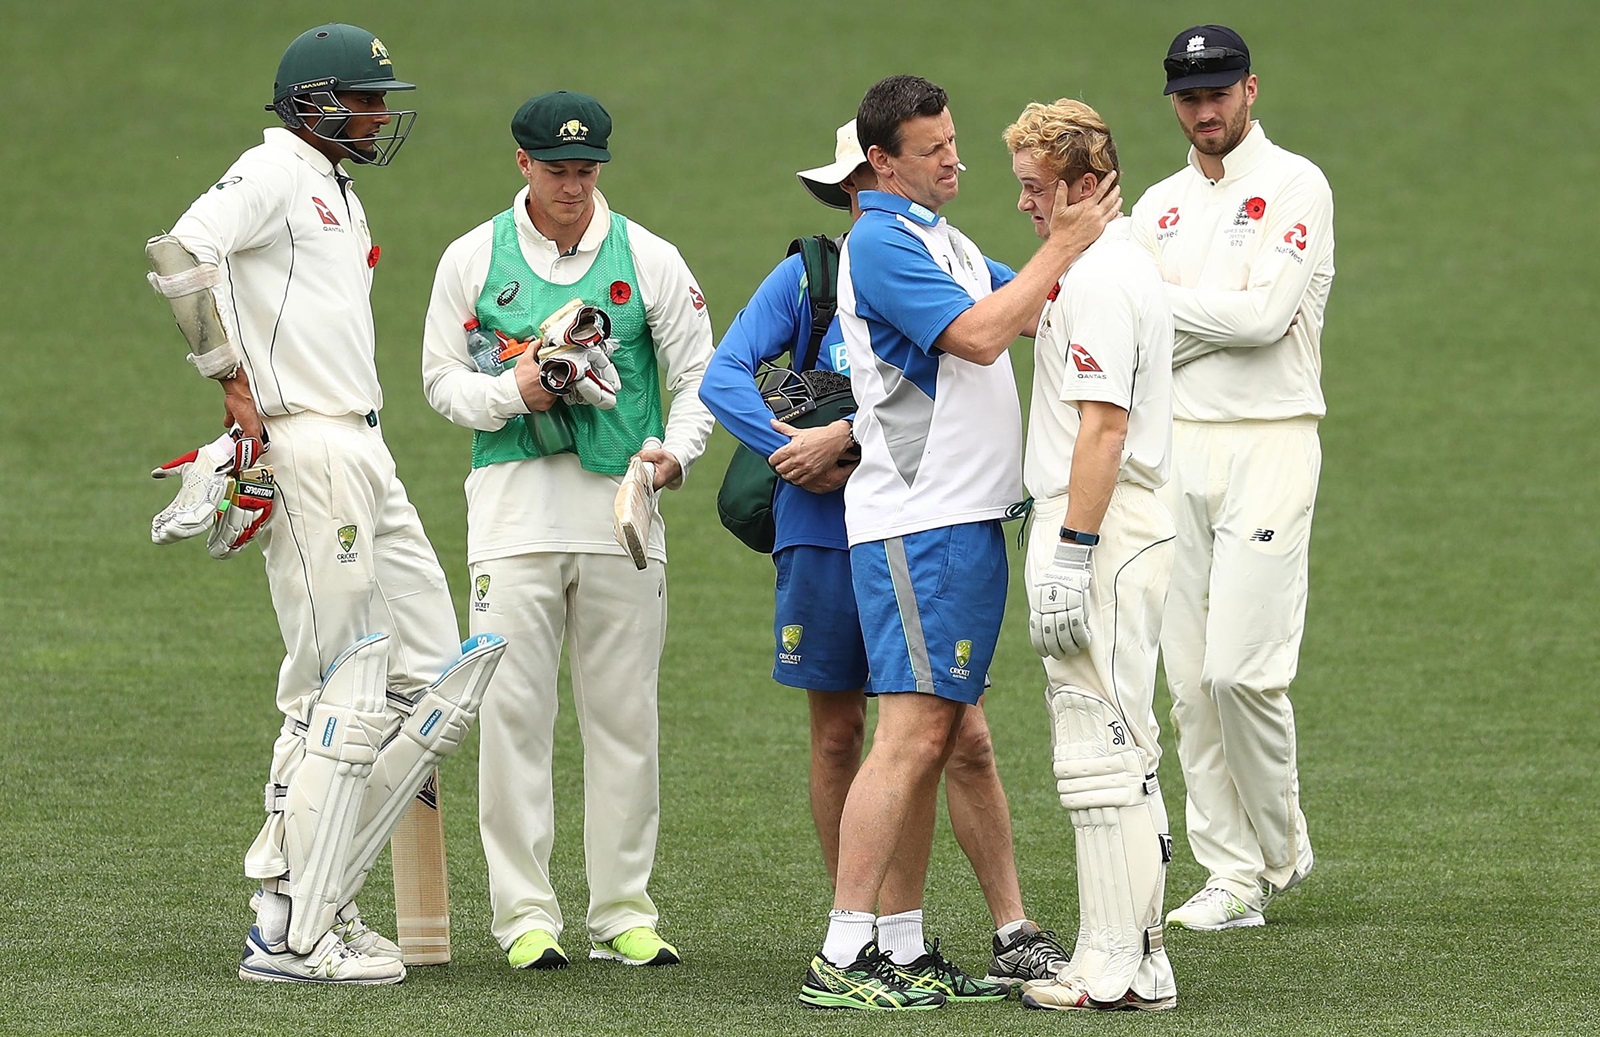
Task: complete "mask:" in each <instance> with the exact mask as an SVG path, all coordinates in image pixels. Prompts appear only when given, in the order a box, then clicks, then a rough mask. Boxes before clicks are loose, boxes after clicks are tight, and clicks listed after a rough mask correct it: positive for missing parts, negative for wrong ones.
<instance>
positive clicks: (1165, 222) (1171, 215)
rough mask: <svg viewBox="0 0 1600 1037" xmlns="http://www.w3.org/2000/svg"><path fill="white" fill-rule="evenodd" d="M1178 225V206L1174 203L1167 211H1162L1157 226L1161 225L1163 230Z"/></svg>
mask: <svg viewBox="0 0 1600 1037" xmlns="http://www.w3.org/2000/svg"><path fill="white" fill-rule="evenodd" d="M1177 225H1178V207H1177V206H1176V205H1174V206H1173V207H1172V208H1170V209H1168V210H1167V211H1166V212H1164V213H1162V215H1161V218H1160V219H1159V220H1157V221H1156V226H1157V227H1160V228H1161V229H1162V230H1170V229H1171V228H1173V227H1176V226H1177Z"/></svg>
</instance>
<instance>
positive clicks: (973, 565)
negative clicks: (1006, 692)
mask: <svg viewBox="0 0 1600 1037" xmlns="http://www.w3.org/2000/svg"><path fill="white" fill-rule="evenodd" d="M850 569H851V573H852V576H853V578H854V583H855V589H856V603H857V607H858V609H859V610H860V614H861V628H862V631H863V633H864V634H865V637H866V642H867V660H868V663H869V664H870V665H871V667H872V690H873V691H874V692H876V693H877V694H879V695H884V694H891V693H894V692H900V691H915V692H921V693H922V694H924V695H937V696H939V697H940V698H945V699H953V700H954V701H957V702H965V703H968V704H969V705H970V704H972V703H975V702H977V701H978V699H979V697H981V696H982V695H983V685H984V680H985V678H986V677H987V676H988V673H989V663H990V661H991V660H993V658H994V648H995V643H996V642H997V641H998V640H999V639H1000V621H1001V620H1002V619H1004V618H1005V612H1006V572H1007V569H1006V543H1005V535H1004V534H1003V533H1002V532H1001V530H1000V523H999V522H998V521H991V522H969V523H966V524H964V525H959V526H943V527H940V528H938V529H929V530H924V531H922V532H919V533H908V534H906V535H905V536H903V537H892V538H890V539H888V540H874V541H870V542H868V543H865V544H857V545H856V546H854V547H852V548H851V549H850Z"/></svg>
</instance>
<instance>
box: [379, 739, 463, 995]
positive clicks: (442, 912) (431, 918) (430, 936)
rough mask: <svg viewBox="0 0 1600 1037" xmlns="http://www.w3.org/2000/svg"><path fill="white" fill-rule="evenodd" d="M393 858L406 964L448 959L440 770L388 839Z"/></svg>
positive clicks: (447, 884) (440, 962) (396, 905)
mask: <svg viewBox="0 0 1600 1037" xmlns="http://www.w3.org/2000/svg"><path fill="white" fill-rule="evenodd" d="M389 856H390V858H391V859H392V860H393V862H394V926H395V937H396V939H397V940H398V941H399V943H400V956H401V959H402V960H403V961H404V962H405V963H406V964H407V965H444V964H446V963H448V962H449V961H450V876H449V873H448V871H447V870H446V868H445V858H444V818H443V816H442V815H441V814H440V813H439V771H438V770H437V769H435V770H434V772H433V773H432V774H430V775H428V780H426V781H424V782H423V783H422V788H421V789H419V790H417V798H416V799H414V800H412V801H411V805H410V806H409V807H407V808H406V812H405V814H404V815H402V816H401V818H400V824H399V826H398V827H396V828H395V830H394V835H393V836H392V837H390V839H389Z"/></svg>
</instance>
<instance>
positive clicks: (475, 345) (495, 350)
mask: <svg viewBox="0 0 1600 1037" xmlns="http://www.w3.org/2000/svg"><path fill="white" fill-rule="evenodd" d="M464 327H465V328H466V329H467V355H468V356H470V357H471V358H472V366H474V367H476V368H477V369H478V370H479V371H481V372H482V373H484V374H499V373H500V372H502V371H504V370H505V369H506V366H505V365H504V364H502V363H501V362H500V340H499V339H497V338H495V337H494V333H493V332H489V331H484V330H483V328H482V327H480V326H479V325H478V318H476V317H473V318H472V319H471V320H469V321H467V323H466V324H465V325H464Z"/></svg>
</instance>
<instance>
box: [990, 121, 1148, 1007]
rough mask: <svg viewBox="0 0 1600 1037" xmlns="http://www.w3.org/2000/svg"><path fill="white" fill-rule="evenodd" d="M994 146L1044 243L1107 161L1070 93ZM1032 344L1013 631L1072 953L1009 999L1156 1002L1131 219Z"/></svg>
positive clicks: (1078, 1003) (1094, 129) (1144, 515)
mask: <svg viewBox="0 0 1600 1037" xmlns="http://www.w3.org/2000/svg"><path fill="white" fill-rule="evenodd" d="M1005 142H1006V146H1007V147H1008V148H1009V149H1010V150H1011V168H1012V171H1013V172H1014V173H1015V174H1016V177H1017V181H1018V182H1019V183H1020V184H1021V185H1022V191H1021V195H1020V196H1019V198H1018V200H1017V208H1018V209H1020V210H1021V211H1022V212H1024V213H1026V214H1028V215H1029V216H1030V217H1032V219H1033V226H1034V230H1035V231H1036V233H1038V235H1039V236H1040V237H1042V238H1049V237H1050V233H1051V229H1050V221H1049V218H1048V217H1049V214H1050V212H1051V211H1052V208H1053V207H1054V206H1055V205H1057V204H1059V201H1060V197H1059V196H1061V195H1065V196H1066V200H1067V201H1068V202H1075V201H1077V200H1078V199H1080V198H1083V197H1087V196H1089V195H1092V194H1093V192H1094V191H1095V189H1096V187H1097V186H1098V185H1099V184H1100V183H1101V182H1103V181H1104V180H1105V179H1106V178H1107V177H1109V176H1110V175H1111V174H1113V173H1115V172H1117V170H1118V163H1117V146H1116V143H1115V142H1114V141H1113V140H1112V139H1111V132H1110V131H1109V130H1108V129H1107V128H1106V125H1105V122H1104V121H1102V120H1101V118H1100V116H1099V115H1098V114H1097V113H1096V112H1095V110H1094V109H1093V108H1090V107H1089V106H1088V105H1086V104H1084V103H1082V102H1081V101H1073V100H1060V101H1056V102H1054V103H1052V104H1030V105H1028V106H1027V107H1026V108H1025V109H1023V111H1022V114H1021V115H1020V116H1018V118H1017V121H1016V122H1014V123H1013V124H1012V125H1011V126H1009V127H1008V128H1007V129H1006V131H1005ZM1033 353H1034V382H1033V406H1032V408H1031V411H1030V417H1029V420H1028V441H1027V447H1026V450H1025V452H1024V454H1023V470H1022V476H1023V481H1024V482H1025V483H1026V484H1027V487H1028V492H1029V493H1030V494H1032V495H1033V498H1034V507H1033V520H1032V527H1031V529H1030V530H1029V535H1028V559H1027V572H1028V581H1027V582H1028V606H1029V614H1028V620H1029V623H1028V626H1029V633H1030V634H1031V635H1032V638H1033V646H1034V648H1035V650H1037V651H1038V653H1039V654H1040V655H1041V656H1043V657H1044V672H1045V702H1046V704H1047V706H1048V709H1049V714H1050V727H1051V743H1052V749H1053V752H1052V756H1053V760H1052V763H1053V767H1054V771H1055V777H1056V789H1057V791H1058V792H1059V793H1060V795H1061V804H1062V806H1064V807H1066V808H1067V810H1068V812H1069V815H1070V817H1071V820H1072V828H1073V833H1074V837H1075V841H1076V844H1077V870H1078V904H1079V910H1078V943H1077V947H1076V949H1075V950H1074V951H1073V954H1072V964H1071V965H1070V966H1069V967H1068V968H1066V969H1063V970H1061V971H1060V972H1059V973H1058V974H1057V975H1056V976H1055V977H1054V978H1053V979H1052V980H1049V981H1046V982H1042V983H1034V984H1029V985H1026V986H1024V987H1023V992H1022V1003H1023V1004H1024V1005H1026V1006H1028V1007H1029V1008H1060V1009H1081V1010H1095V1009H1100V1010H1124V1009H1140V1010H1145V1011H1151V1010H1159V1009H1164V1008H1171V1007H1172V1006H1173V1005H1174V1004H1176V1003H1177V987H1176V984H1175V981H1174V979H1173V975H1172V966H1171V965H1170V964H1168V962H1167V955H1166V951H1165V950H1164V949H1163V946H1162V931H1161V898H1162V894H1163V892H1164V891H1165V889H1166V865H1167V861H1168V860H1169V859H1170V857H1171V846H1172V840H1171V836H1170V835H1169V834H1168V831H1167V812H1166V808H1165V806H1164V805H1163V803H1162V800H1161V788H1160V785H1159V784H1158V783H1157V780H1156V769H1157V768H1156V765H1157V763H1158V762H1159V761H1160V759H1161V746H1160V743H1159V741H1158V740H1157V728H1156V718H1155V713H1154V711H1153V709H1152V701H1153V699H1154V697H1155V684H1156V653H1157V642H1158V639H1159V637H1160V634H1161V606H1162V602H1163V601H1165V599H1166V596H1167V583H1168V581H1169V579H1170V577H1171V573H1172V552H1173V547H1172V540H1173V532H1172V518H1171V516H1170V515H1168V514H1167V510H1166V508H1165V507H1163V506H1162V504H1161V501H1160V500H1159V499H1158V498H1157V496H1156V490H1157V488H1159V487H1160V486H1161V484H1162V483H1163V482H1165V481H1166V478H1167V467H1168V453H1169V446H1170V443H1171V440H1172V373H1171V372H1172V311H1171V309H1170V308H1169V307H1168V306H1167V300H1166V296H1165V295H1164V294H1163V289H1162V284H1161V277H1160V275H1159V274H1157V273H1156V267H1155V264H1154V263H1153V262H1151V261H1150V257H1149V256H1147V255H1146V254H1145V253H1144V251H1143V250H1142V249H1141V248H1139V246H1138V245H1136V244H1135V243H1134V242H1133V240H1132V234H1131V230H1130V227H1129V221H1128V220H1125V219H1117V220H1114V221H1112V223H1111V225H1110V226H1108V227H1107V228H1106V229H1105V233H1103V234H1101V235H1100V239H1099V240H1098V241H1096V242H1095V243H1094V244H1093V245H1090V246H1089V248H1088V250H1087V251H1085V252H1084V253H1083V255H1082V256H1081V257H1079V259H1078V261H1077V262H1076V263H1074V264H1073V265H1072V268H1071V269H1070V270H1068V271H1067V272H1066V274H1064V275H1063V276H1062V277H1061V278H1060V279H1059V280H1058V281H1057V283H1056V286H1055V288H1053V289H1052V290H1051V291H1050V294H1049V297H1048V298H1047V299H1046V301H1045V304H1044V309H1043V312H1042V313H1041V314H1040V317H1039V330H1038V334H1037V336H1036V337H1035V340H1034V350H1033Z"/></svg>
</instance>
